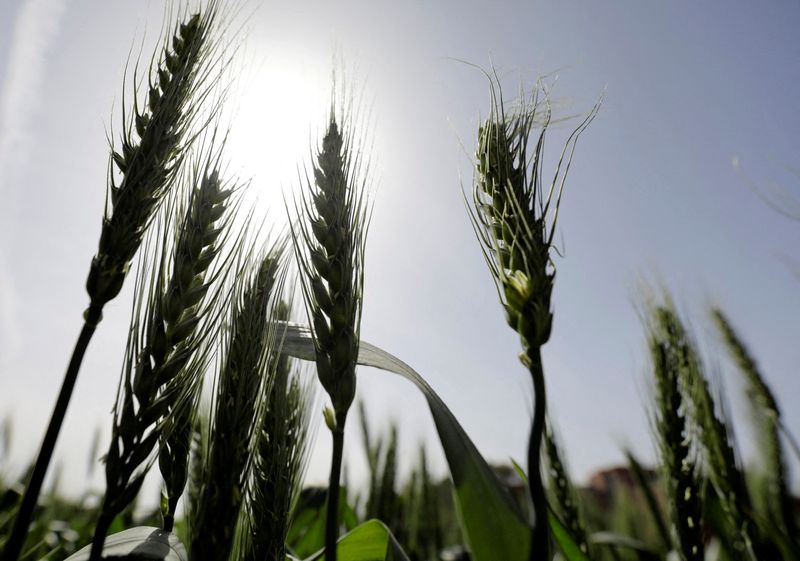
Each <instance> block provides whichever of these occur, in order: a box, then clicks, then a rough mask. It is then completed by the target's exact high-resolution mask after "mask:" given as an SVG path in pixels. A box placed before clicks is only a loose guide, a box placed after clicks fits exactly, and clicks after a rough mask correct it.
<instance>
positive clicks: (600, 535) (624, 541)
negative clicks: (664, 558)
mask: <svg viewBox="0 0 800 561" xmlns="http://www.w3.org/2000/svg"><path fill="white" fill-rule="evenodd" d="M589 541H590V542H592V543H594V544H597V545H606V546H612V547H619V548H624V549H630V550H633V551H635V552H636V553H637V554H638V557H639V559H645V560H649V561H658V560H659V559H660V558H661V556H660V555H659V554H658V552H657V551H655V550H654V549H653V548H652V547H650V546H648V545H647V544H646V543H644V542H643V541H641V540H637V539H636V538H631V537H629V536H623V535H620V534H615V533H614V532H595V533H594V534H592V535H591V536H589Z"/></svg>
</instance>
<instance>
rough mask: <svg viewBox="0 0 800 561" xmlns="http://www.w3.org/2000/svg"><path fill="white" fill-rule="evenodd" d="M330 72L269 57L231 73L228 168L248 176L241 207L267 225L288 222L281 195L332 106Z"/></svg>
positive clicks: (290, 188) (294, 183) (297, 180)
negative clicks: (250, 210) (233, 74)
mask: <svg viewBox="0 0 800 561" xmlns="http://www.w3.org/2000/svg"><path fill="white" fill-rule="evenodd" d="M330 91H331V81H330V71H329V70H327V69H326V65H324V64H318V63H317V61H314V60H311V57H308V59H307V60H303V59H302V58H301V57H297V56H294V57H292V58H291V59H288V60H287V59H285V58H281V57H280V55H274V56H268V57H265V58H264V59H263V62H262V63H260V64H251V65H248V66H247V67H246V69H245V70H244V71H243V72H242V73H241V75H239V76H236V77H234V81H233V83H232V85H231V91H230V92H229V94H228V103H229V105H230V106H231V114H230V117H229V121H228V122H229V127H230V132H229V137H228V140H227V143H226V146H225V152H226V154H227V160H228V161H229V162H230V168H229V169H230V171H231V172H232V173H235V174H237V175H238V178H239V180H241V181H249V182H250V185H249V187H248V189H247V193H246V194H245V201H244V202H245V204H246V205H247V206H246V207H245V208H249V205H250V204H253V205H255V206H254V208H255V213H256V217H255V218H256V219H257V220H259V219H260V218H262V217H266V218H267V224H268V225H269V226H276V227H278V229H280V228H281V225H285V224H286V223H287V219H286V212H285V203H284V198H285V200H286V201H287V202H288V203H289V206H290V208H291V207H292V206H293V202H292V199H293V198H294V197H295V194H296V193H298V192H299V189H300V188H301V186H302V181H303V180H304V179H301V176H302V177H303V178H304V177H305V171H304V170H305V166H306V165H307V163H308V162H309V160H310V155H311V154H312V153H313V152H314V151H315V149H316V146H317V144H318V142H319V138H320V134H321V131H323V130H324V126H325V124H326V121H325V119H326V117H327V112H328V109H329V107H330Z"/></svg>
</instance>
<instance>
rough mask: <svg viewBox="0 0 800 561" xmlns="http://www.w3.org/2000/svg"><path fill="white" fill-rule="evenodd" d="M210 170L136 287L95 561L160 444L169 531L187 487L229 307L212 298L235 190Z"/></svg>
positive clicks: (196, 176) (197, 177) (198, 178)
mask: <svg viewBox="0 0 800 561" xmlns="http://www.w3.org/2000/svg"><path fill="white" fill-rule="evenodd" d="M212 163H215V162H211V161H207V163H206V167H204V168H200V169H195V170H194V173H188V174H187V175H189V176H190V180H193V181H194V182H195V183H196V184H198V185H197V187H195V188H193V189H192V190H191V198H190V201H189V204H188V205H187V206H188V208H187V209H186V211H185V213H184V215H183V217H182V218H181V219H180V221H179V222H178V223H177V224H175V225H174V226H173V227H174V231H175V238H176V239H175V241H174V244H172V245H171V246H169V245H167V243H168V236H167V232H166V231H168V227H165V228H164V229H165V230H166V231H165V233H164V234H163V242H162V243H163V244H164V245H163V246H162V248H161V249H160V251H159V252H157V253H156V254H155V255H154V256H153V257H154V259H153V260H154V261H155V262H156V263H160V264H159V265H158V266H157V268H156V269H155V270H154V271H153V273H152V277H151V278H150V279H147V278H145V277H143V278H140V279H139V285H140V287H141V291H140V292H139V293H138V294H137V300H139V302H138V304H137V305H138V306H142V301H143V300H144V310H143V312H141V313H140V312H135V313H134V318H133V324H132V326H131V331H130V339H129V342H128V349H127V352H126V361H125V367H124V372H123V379H122V382H121V385H120V390H119V391H120V395H119V397H118V403H117V407H116V411H115V416H114V425H113V430H112V442H111V447H110V448H109V451H108V454H107V455H106V494H105V497H104V500H103V505H102V509H101V515H100V518H99V520H98V523H97V529H96V531H95V537H94V540H93V548H92V552H93V559H99V556H100V554H101V552H102V546H103V541H104V539H105V533H106V531H107V530H108V528H109V526H110V524H111V522H112V520H113V519H114V517H115V516H116V515H117V514H118V513H119V512H121V511H122V509H123V508H125V507H126V506H127V505H128V503H129V502H130V500H131V497H132V496H135V494H136V493H137V492H138V489H139V487H140V486H141V483H142V481H143V479H144V476H145V474H146V473H147V470H148V469H149V467H150V463H151V461H152V452H153V451H154V450H155V449H156V448H157V446H158V444H159V442H161V443H162V444H163V445H164V447H163V449H162V451H161V454H160V457H159V465H160V466H161V468H162V473H163V474H164V477H165V481H166V484H167V496H168V503H170V504H169V506H168V508H167V512H165V518H166V520H165V523H166V524H167V525H170V527H171V524H170V520H171V518H172V517H173V516H174V507H175V504H176V503H177V500H178V497H179V496H180V494H181V492H182V491H183V486H184V485H185V481H186V462H187V461H188V457H187V454H188V447H189V438H190V427H191V423H192V417H193V411H194V408H195V405H196V401H197V399H198V396H199V388H200V383H201V380H202V376H203V373H204V372H205V370H206V367H207V365H208V361H209V357H210V354H211V349H210V347H209V341H210V339H211V338H213V334H214V331H215V329H216V325H217V319H218V317H217V316H218V310H219V309H220V308H221V305H220V300H221V299H223V293H222V292H221V291H220V290H216V291H212V292H211V293H209V289H210V288H211V286H212V284H213V282H214V281H215V277H216V276H217V275H214V274H212V272H211V270H210V269H211V267H212V264H213V263H215V262H216V261H217V259H218V256H219V253H220V249H219V241H220V236H221V235H222V234H223V233H225V232H227V229H228V226H229V224H230V221H231V219H232V213H230V212H229V213H227V214H226V210H230V209H228V208H227V206H228V205H227V202H228V199H229V197H230V195H231V193H232V189H231V188H226V186H225V185H224V184H223V183H222V182H221V180H220V178H219V171H218V170H217V169H216V168H214V167H212ZM223 237H225V236H223ZM159 255H160V257H159ZM228 262H230V260H228ZM147 274H148V273H147V272H146V271H144V270H143V275H147Z"/></svg>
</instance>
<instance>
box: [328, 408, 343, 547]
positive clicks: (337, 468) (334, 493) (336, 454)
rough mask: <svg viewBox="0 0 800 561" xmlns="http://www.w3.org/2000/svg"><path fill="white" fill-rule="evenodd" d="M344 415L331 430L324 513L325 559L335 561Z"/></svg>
mask: <svg viewBox="0 0 800 561" xmlns="http://www.w3.org/2000/svg"><path fill="white" fill-rule="evenodd" d="M344 421H345V417H344V415H342V416H341V418H340V419H339V420H337V424H336V427H334V429H333V430H332V431H331V435H332V436H333V454H332V456H331V474H330V478H329V480H328V510H327V512H326V514H325V560H326V561H336V541H337V540H338V538H339V494H340V480H341V477H342V458H343V455H344Z"/></svg>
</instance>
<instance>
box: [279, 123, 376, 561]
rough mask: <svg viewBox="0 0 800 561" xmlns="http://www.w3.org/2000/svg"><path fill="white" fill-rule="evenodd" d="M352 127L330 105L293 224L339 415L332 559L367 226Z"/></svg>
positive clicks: (327, 384) (320, 356)
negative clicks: (323, 133)
mask: <svg viewBox="0 0 800 561" xmlns="http://www.w3.org/2000/svg"><path fill="white" fill-rule="evenodd" d="M341 113H343V112H340V115H341ZM352 129H353V123H352V121H351V120H349V119H347V117H345V121H344V122H342V121H341V117H339V118H337V115H336V113H335V111H334V110H333V109H331V115H330V120H329V122H328V127H327V130H326V132H325V135H324V137H323V139H322V146H321V148H320V149H319V151H318V152H317V154H316V161H315V162H314V168H313V180H312V179H310V178H308V177H307V176H306V181H305V182H306V187H307V189H306V191H307V192H306V194H305V196H304V197H303V198H302V199H301V202H298V203H296V207H298V212H299V213H300V214H302V219H301V220H300V221H299V222H298V223H297V225H296V226H294V227H293V228H292V236H293V239H294V246H295V254H296V256H297V261H298V263H299V268H300V272H301V276H302V279H303V282H302V286H303V296H304V300H305V304H306V309H307V310H308V313H309V316H310V317H311V320H312V334H313V339H314V348H315V351H316V365H317V376H318V377H319V380H320V383H321V384H322V386H323V388H324V389H325V391H326V392H327V393H328V395H329V396H330V400H331V403H332V405H333V414H332V415H327V416H326V418H327V420H328V426H329V428H330V430H331V434H332V437H333V457H332V461H331V473H330V481H329V483H330V485H329V488H328V511H327V519H326V527H325V558H326V559H327V560H328V561H336V540H337V537H338V508H339V507H338V503H339V485H340V478H341V465H342V454H343V449H344V426H345V421H346V419H347V412H348V410H349V409H350V405H351V404H352V402H353V398H354V396H355V391H356V373H355V370H356V359H357V357H358V347H359V331H360V325H361V309H362V308H361V305H362V304H361V303H362V297H363V286H364V243H365V238H366V232H367V226H368V224H367V222H368V221H367V206H366V204H365V199H364V181H365V179H364V173H363V171H364V170H362V168H361V158H360V155H359V152H358V150H357V149H356V147H355V146H353V130H352Z"/></svg>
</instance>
